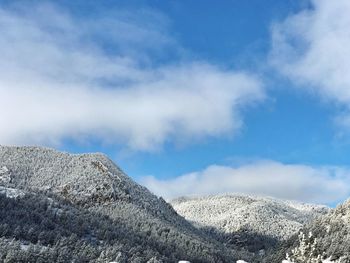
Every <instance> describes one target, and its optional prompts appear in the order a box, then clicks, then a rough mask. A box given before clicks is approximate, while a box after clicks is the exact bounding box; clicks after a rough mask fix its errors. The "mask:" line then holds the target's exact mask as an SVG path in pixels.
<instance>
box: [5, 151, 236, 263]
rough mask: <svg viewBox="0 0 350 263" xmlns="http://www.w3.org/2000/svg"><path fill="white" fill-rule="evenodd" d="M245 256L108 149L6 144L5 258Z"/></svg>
mask: <svg viewBox="0 0 350 263" xmlns="http://www.w3.org/2000/svg"><path fill="white" fill-rule="evenodd" d="M13 239H14V240H13ZM9 240H13V241H11V242H9ZM28 246H30V249H28V250H23V249H22V248H23V247H26V248H27V247H28ZM46 248H47V249H46ZM240 257H241V255H239V256H238V257H236V252H234V251H230V250H228V249H227V248H225V247H224V246H223V245H222V244H220V243H219V242H217V241H216V240H214V239H212V238H210V236H208V235H207V234H205V233H204V232H202V231H199V230H198V229H196V228H195V227H193V226H192V225H191V224H190V223H188V222H187V221H186V220H184V219H183V218H182V217H181V216H179V215H178V214H177V213H176V212H175V211H174V209H173V208H172V207H171V206H170V205H169V204H168V203H166V202H165V201H164V200H163V199H162V198H158V197H157V196H155V195H153V194H152V193H151V192H150V191H148V190H147V189H146V188H145V187H143V186H141V185H139V184H137V183H135V182H134V181H133V180H132V179H131V178H130V177H128V176H127V175H126V174H125V173H124V172H123V171H122V170H121V169H120V168H119V167H118V166H116V165H115V164H114V163H113V162H112V161H111V160H110V159H109V158H108V157H106V156H105V155H103V154H68V153H62V152H58V151H55V150H53V149H47V148H41V147H5V146H0V262H2V261H5V262H39V261H37V260H38V259H40V260H42V261H40V262H109V261H117V262H120V263H126V262H135V263H136V262H149V263H151V262H153V263H155V262H176V261H177V260H180V259H188V260H189V261H191V262H208V263H210V262H234V260H235V259H237V258H240Z"/></svg>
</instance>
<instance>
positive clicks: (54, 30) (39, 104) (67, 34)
mask: <svg viewBox="0 0 350 263" xmlns="http://www.w3.org/2000/svg"><path fill="white" fill-rule="evenodd" d="M29 10H30V11H29ZM136 13H137V12H136ZM104 15H105V14H104ZM164 20H165V18H164V17H162V16H161V15H159V14H157V13H152V12H149V11H140V12H139V13H137V14H136V15H135V14H130V13H128V12H120V13H111V14H110V15H107V16H106V15H105V16H98V15H96V16H95V17H93V18H91V19H89V18H85V19H82V18H76V17H74V16H73V15H71V14H69V13H68V12H66V11H64V10H61V9H59V8H57V7H55V6H52V5H38V6H34V7H31V8H26V9H24V8H22V9H21V8H18V7H17V8H14V7H13V8H7V9H4V8H3V9H0V35H1V38H0V54H1V59H0V123H1V127H2V128H1V129H0V143H2V144H32V143H35V144H46V145H47V144H49V145H52V144H59V143H61V142H62V141H63V140H66V139H69V140H77V141H81V140H82V141H83V140H84V139H86V138H91V137H93V138H94V139H97V140H100V141H103V142H109V143H119V144H121V145H124V146H126V147H129V148H131V149H134V150H146V151H149V150H155V149H157V148H159V147H161V146H162V144H164V143H165V142H168V141H178V140H181V141H191V140H193V139H202V138H206V137H213V136H214V137H215V136H223V135H225V136H227V135H228V136H230V135H232V134H234V133H235V132H236V131H237V130H239V129H240V127H241V126H242V116H241V109H242V108H244V107H246V106H247V105H249V104H251V103H254V102H257V101H260V100H262V99H263V98H264V92H263V89H262V84H261V82H260V80H259V79H258V78H257V77H255V76H253V75H251V74H249V73H245V72H236V71H231V70H224V69H221V68H219V67H216V66H215V65H211V64H210V63H207V62H205V61H204V62H203V61H189V60H186V61H185V60H182V59H178V60H176V61H175V62H174V61H173V60H172V63H170V62H169V63H165V62H164V61H163V60H164V59H165V57H166V56H167V55H166V54H167V52H168V53H169V51H171V52H173V53H176V52H178V53H181V49H182V48H181V46H180V45H179V44H178V43H176V40H174V39H172V38H171V37H170V36H169V34H168V32H167V28H166V27H165V26H164V27H162V26H161V25H162V24H166V23H165V22H164ZM165 53H166V54H165ZM152 58H154V61H153V60H152ZM165 61H166V59H165Z"/></svg>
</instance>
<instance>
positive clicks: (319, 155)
mask: <svg viewBox="0 0 350 263" xmlns="http://www.w3.org/2000/svg"><path fill="white" fill-rule="evenodd" d="M349 13H350V2H349V1H348V0H334V1H327V0H309V1H308V0H297V1H296V0H285V1H277V0H266V1H260V0H251V1H239V0H222V1H219V2H217V1H216V2H215V3H214V2H213V1H209V0H203V1H200V3H199V2H198V1H194V0H176V1H175V0H167V1H163V0H162V1H161V0H153V1H146V0H140V1H134V0H131V1H130V0H129V1H121V0H115V1H111V0H106V1H92V0H75V1H68V0H61V1H35V0H32V1H20V0H18V1H17V0H15V1H13V0H11V1H9V0H0V35H1V38H0V55H1V59H0V123H1V129H0V144H3V145H41V146H47V147H53V148H56V149H59V150H62V151H68V152H73V153H84V152H103V153H106V154H107V155H108V156H109V157H110V158H111V159H112V160H113V161H115V162H116V163H117V164H118V165H119V166H120V167H121V168H122V169H123V170H124V171H125V172H126V173H127V174H128V175H129V176H131V177H132V178H133V179H134V180H136V181H137V182H139V183H141V184H143V185H145V186H146V187H148V188H149V189H150V190H151V191H152V192H154V193H155V194H157V195H161V196H163V197H164V198H166V199H167V200H169V199H172V198H176V197H179V196H184V195H208V194H222V193H244V194H255V195H268V196H273V197H277V198H282V199H293V200H298V201H303V202H314V203H322V204H328V205H331V206H333V205H335V204H337V203H339V202H342V201H344V200H345V199H347V198H348V197H349V196H350V165H349V161H348V160H349V157H348V156H349V154H350V107H349V105H350V104H349V103H350V74H349V69H350V49H349V48H348V47H349V46H350V17H349V16H348V14H349Z"/></svg>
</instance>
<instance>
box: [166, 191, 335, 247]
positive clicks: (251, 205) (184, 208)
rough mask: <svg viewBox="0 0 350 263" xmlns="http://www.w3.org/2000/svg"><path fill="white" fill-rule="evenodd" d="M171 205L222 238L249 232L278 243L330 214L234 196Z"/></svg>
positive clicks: (276, 201) (289, 203)
mask: <svg viewBox="0 0 350 263" xmlns="http://www.w3.org/2000/svg"><path fill="white" fill-rule="evenodd" d="M171 204H172V206H173V207H174V209H175V210H176V211H177V212H178V213H179V214H180V215H182V216H183V217H185V218H186V219H187V220H189V221H191V222H193V223H194V224H195V225H196V226H198V227H201V228H206V227H213V228H215V229H217V230H218V231H219V232H221V233H223V234H230V233H237V232H241V231H248V232H251V233H256V234H260V235H264V236H268V237H272V238H277V239H278V240H284V239H288V238H289V237H290V236H291V235H293V234H295V233H296V232H297V231H298V230H299V229H300V228H301V227H302V226H303V224H305V223H307V222H309V221H310V220H312V219H314V218H315V217H317V216H319V215H324V214H326V213H327V212H328V211H329V208H327V207H326V206H320V205H312V204H305V203H299V202H293V201H284V200H279V199H274V198H270V197H257V196H249V195H234V194H226V195H217V196H206V197H193V198H179V199H175V200H173V201H172V202H171Z"/></svg>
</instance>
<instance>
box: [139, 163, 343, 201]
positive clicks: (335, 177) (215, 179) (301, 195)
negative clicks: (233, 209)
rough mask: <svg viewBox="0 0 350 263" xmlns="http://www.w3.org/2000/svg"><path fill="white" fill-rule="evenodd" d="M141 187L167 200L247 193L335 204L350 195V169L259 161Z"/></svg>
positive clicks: (144, 181)
mask: <svg viewBox="0 0 350 263" xmlns="http://www.w3.org/2000/svg"><path fill="white" fill-rule="evenodd" d="M140 181H141V183H142V184H144V185H145V186H146V187H148V188H149V189H150V190H151V191H153V192H154V193H156V194H158V195H161V196H163V197H165V198H167V199H171V198H174V197H179V196H186V195H208V194H222V193H243V194H254V195H265V196H272V197H277V198H281V199H290V200H298V201H304V202H316V203H332V202H337V201H341V200H344V199H345V198H347V197H348V196H349V193H350V169H348V168H341V167H312V166H306V165H296V164H282V163H279V162H274V161H257V162H255V163H252V164H247V165H243V166H240V167H229V166H219V165H212V166H209V167H208V168H206V169H204V170H203V171H199V172H193V173H189V174H185V175H182V176H179V177H175V178H173V179H168V180H160V179H156V178H154V177H153V176H147V177H143V178H142V179H141V180H140Z"/></svg>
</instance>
